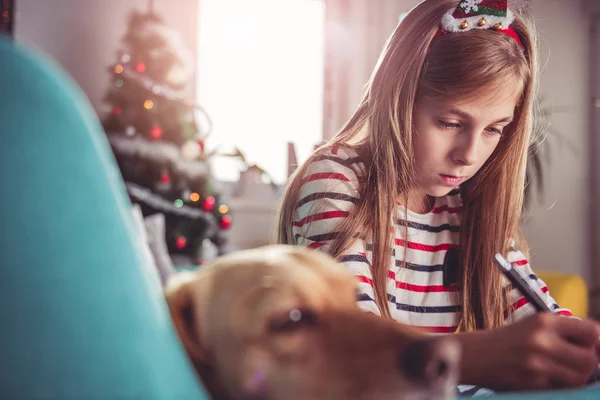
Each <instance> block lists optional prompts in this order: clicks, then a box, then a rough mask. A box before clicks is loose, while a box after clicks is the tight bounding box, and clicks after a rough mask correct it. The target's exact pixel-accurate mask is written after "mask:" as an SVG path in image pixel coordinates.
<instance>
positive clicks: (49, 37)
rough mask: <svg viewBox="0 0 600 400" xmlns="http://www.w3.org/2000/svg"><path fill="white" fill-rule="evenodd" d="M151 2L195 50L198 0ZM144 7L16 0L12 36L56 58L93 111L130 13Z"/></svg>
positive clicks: (126, 2) (108, 0)
mask: <svg viewBox="0 0 600 400" xmlns="http://www.w3.org/2000/svg"><path fill="white" fill-rule="evenodd" d="M154 3H155V8H156V10H157V11H158V13H159V14H160V15H162V16H163V17H164V19H165V20H166V22H167V23H168V24H170V25H171V26H174V27H177V28H178V29H179V30H180V32H181V34H182V35H183V38H184V40H185V42H186V44H187V45H188V46H189V48H190V49H192V50H195V49H196V20H197V5H198V0H175V1H172V2H167V0H155V1H154ZM147 7H148V0H102V1H96V0H44V1H41V0H17V11H18V12H19V13H20V15H21V17H20V19H19V20H18V21H16V24H15V36H16V38H17V40H18V41H21V42H24V43H27V44H31V45H33V46H35V47H37V48H39V49H41V50H42V51H44V52H46V53H47V54H49V55H50V56H52V57H53V58H54V59H56V60H57V61H58V62H59V63H60V64H61V65H62V66H63V67H64V68H65V69H66V70H67V71H68V72H69V73H70V74H71V76H72V77H73V78H75V80H76V81H77V83H78V84H79V85H80V86H81V87H82V88H83V90H84V91H85V93H86V94H87V95H88V97H89V98H90V99H91V101H92V104H93V105H94V107H95V108H96V109H97V110H98V109H100V107H102V97H103V96H104V93H105V91H106V87H107V85H108V82H109V72H108V70H109V68H110V66H111V64H114V63H115V62H116V61H117V58H116V57H117V56H116V50H117V49H118V47H119V45H120V37H121V36H122V35H123V34H124V33H125V31H126V28H127V19H128V16H129V13H130V11H132V10H133V9H140V10H145V9H147ZM191 86H192V87H193V85H191Z"/></svg>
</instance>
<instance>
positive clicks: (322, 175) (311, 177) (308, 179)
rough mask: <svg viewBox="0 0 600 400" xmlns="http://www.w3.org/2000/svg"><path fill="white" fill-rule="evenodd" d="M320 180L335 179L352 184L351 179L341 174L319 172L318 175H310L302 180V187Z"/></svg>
mask: <svg viewBox="0 0 600 400" xmlns="http://www.w3.org/2000/svg"><path fill="white" fill-rule="evenodd" d="M320 179H335V180H338V181H345V182H350V179H348V177H346V175H344V174H342V173H340V172H318V173H316V174H310V175H308V176H306V177H305V178H304V179H302V185H304V184H305V183H308V182H312V181H318V180H320Z"/></svg>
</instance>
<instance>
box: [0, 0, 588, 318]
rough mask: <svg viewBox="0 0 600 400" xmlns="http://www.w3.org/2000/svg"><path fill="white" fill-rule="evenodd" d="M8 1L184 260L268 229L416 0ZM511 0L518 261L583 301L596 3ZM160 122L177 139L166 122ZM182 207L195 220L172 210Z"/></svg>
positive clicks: (17, 29) (18, 27) (247, 241)
mask: <svg viewBox="0 0 600 400" xmlns="http://www.w3.org/2000/svg"><path fill="white" fill-rule="evenodd" d="M0 1H2V2H4V3H6V4H8V3H9V2H7V0H0ZM10 2H11V3H14V9H15V18H14V36H15V39H16V40H17V41H19V42H23V43H26V44H28V45H31V46H33V47H36V48H38V49H40V50H42V51H43V52H45V53H47V54H49V55H50V56H51V57H53V58H54V59H55V60H56V61H57V62H58V63H59V64H61V65H62V67H63V68H64V69H66V71H67V72H68V73H69V74H70V75H71V76H72V77H73V79H74V80H75V81H76V82H77V83H78V84H79V85H80V86H81V87H82V89H83V90H84V91H85V93H86V94H87V96H88V97H89V99H90V101H91V102H92V104H93V106H94V108H95V109H96V110H97V112H98V115H99V116H100V118H101V119H102V121H103V125H104V126H105V128H106V130H107V133H108V134H114V135H115V136H114V137H112V138H111V145H113V148H114V149H115V151H116V152H117V158H118V160H119V166H120V167H121V169H122V171H123V172H124V175H126V177H129V181H130V183H131V186H128V189H131V190H130V195H131V196H132V198H134V200H135V199H138V200H140V203H141V205H142V213H143V214H144V216H148V215H151V214H152V213H153V212H154V211H156V209H159V210H162V211H163V212H164V213H165V214H166V215H167V220H166V223H167V231H169V232H170V234H171V236H172V237H171V238H170V239H169V243H168V247H169V253H171V254H173V255H176V253H177V254H179V255H182V256H188V259H187V261H184V262H190V261H191V262H193V263H200V262H204V261H206V260H209V259H210V258H211V257H214V256H215V255H217V254H221V253H223V252H226V251H230V250H232V249H238V248H249V247H255V246H259V245H263V244H266V243H269V242H271V238H272V231H273V225H274V218H275V210H276V206H277V201H278V200H279V195H280V193H281V186H282V184H283V183H284V182H285V180H286V178H287V176H288V175H289V173H291V172H292V171H293V169H294V167H295V165H296V164H297V163H300V162H302V161H303V160H304V159H305V158H306V157H307V156H308V154H309V153H310V151H311V150H312V149H313V148H314V146H315V145H317V144H318V143H320V142H321V141H322V140H327V139H329V138H331V137H332V136H333V135H334V134H335V133H336V131H337V130H338V129H339V128H340V127H341V125H342V124H343V123H344V122H345V121H346V119H347V118H348V117H349V116H350V114H351V113H352V111H353V109H354V108H355V107H356V105H357V104H358V102H359V100H360V98H361V95H362V92H363V88H364V85H365V83H366V81H367V79H368V77H369V75H370V73H371V71H372V69H373V67H374V65H375V63H376V60H377V57H378V55H379V52H380V51H381V49H382V46H383V44H384V42H385V40H386V38H387V36H388V35H389V34H390V33H391V32H392V30H393V29H394V27H395V26H396V25H397V23H398V22H399V21H400V19H401V18H402V15H403V13H405V12H407V11H409V10H410V9H411V8H412V7H413V6H415V5H416V4H417V3H418V1H417V0H171V1H166V0H103V1H92V0H16V1H15V0H11V1H10ZM6 4H5V5H6ZM525 4H526V6H528V7H529V8H530V11H531V13H532V14H533V16H534V18H535V21H536V24H537V28H538V31H539V36H540V43H539V46H540V50H541V66H542V85H541V88H540V100H541V105H542V113H541V114H540V115H539V117H538V118H539V120H540V123H541V124H542V125H543V126H545V127H546V128H547V134H548V138H547V140H546V142H545V143H544V144H543V146H542V148H541V149H540V151H539V152H538V153H537V154H538V156H539V158H538V159H539V163H538V164H537V165H539V166H540V168H538V171H537V175H536V176H535V178H534V181H533V184H532V188H533V190H532V191H531V192H530V202H529V204H528V207H527V210H526V219H525V220H524V222H523V227H524V231H525V234H526V237H527V239H528V242H529V244H530V247H531V255H532V260H531V261H532V265H533V267H534V269H537V270H544V271H555V272H562V273H567V274H573V275H578V276H580V277H582V278H583V280H584V281H585V282H586V283H587V286H588V288H589V290H590V296H591V297H590V298H591V302H590V305H591V307H592V313H595V315H598V312H599V311H600V302H598V296H597V294H598V293H597V289H598V288H600V270H599V268H598V266H599V264H600V246H599V244H600V212H599V211H598V207H597V206H596V205H597V204H598V203H599V202H600V161H598V157H597V154H598V152H599V151H600V141H599V140H598V139H597V136H598V133H599V132H600V114H599V111H600V80H599V79H598V73H599V72H600V28H599V27H598V20H599V16H600V1H597V0H530V1H527V2H525ZM136 35H137V36H136ZM144 35H145V36H144ZM144 40H147V42H143V41H144ZM153 40H154V42H152V41H153ZM142 42H143V43H142ZM148 43H150V44H148ZM161 66H162V69H161V68H160V67H161ZM132 85H133V86H135V87H136V88H137V89H136V91H134V92H132V91H128V88H130V87H132ZM136 85H137V86H136ZM144 90H146V92H144ZM136 102H140V103H139V107H138V106H135V107H137V108H135V107H134V108H132V107H133V106H132V105H134V104H137V103H136ZM142 106H143V109H142ZM134 109H135V110H137V111H135V112H133V111H131V110H134ZM141 110H142V111H143V110H145V111H144V112H147V113H146V114H144V112H142V111H141ZM174 120H176V121H177V127H178V128H177V129H181V132H180V134H178V136H177V137H171V136H169V133H170V132H172V131H173V129H175V128H172V127H171V128H170V124H172V123H173V121H174ZM148 121H150V122H148ZM178 132H179V131H178ZM119 135H120V136H119ZM146 139H147V140H146ZM138 142H140V143H141V142H143V143H146V142H148V143H151V144H156V145H157V146H155V147H148V148H146V150H144V151H145V153H144V154H153V155H152V157H154V158H150V159H149V160H150V161H149V162H150V163H155V164H153V165H157V166H158V167H157V168H156V170H154V171H153V175H152V177H150V178H149V177H148V176H146V175H144V174H141V175H140V173H139V171H135V170H133V169H132V168H131V159H130V158H128V157H130V156H131V155H132V154H133V153H135V154H136V155H135V157H141V156H140V154H139V151H138V150H135V151H133V150H132V147H131V145H132V144H135V143H138ZM138 144H139V143H138ZM159 145H160V146H163V145H164V146H163V147H160V146H159ZM161 149H162V150H161ZM173 149H176V150H177V154H176V155H172V156H170V157H171V158H169V159H168V160H165V159H166V158H168V157H166V156H165V154H167V153H168V154H171V153H169V152H172V151H173ZM163 150H164V152H161V151H163ZM142 153H143V152H142ZM172 154H175V153H172ZM178 157H179V158H181V159H183V160H184V161H181V160H180V159H179V158H178ZM134 159H135V158H134ZM175 159H177V160H175ZM174 160H175V161H174ZM532 161H533V159H532ZM532 165H535V163H532ZM205 167H206V168H205ZM190 171H191V172H190ZM534 171H535V169H533V168H532V169H531V170H530V172H534ZM540 171H541V175H540ZM542 178H543V179H542ZM126 180H127V179H126ZM149 180H150V181H149ZM152 180H154V181H152ZM538 184H543V185H541V186H539V187H540V190H539V191H538V190H537V187H538V186H536V185H538ZM136 185H137V186H136ZM144 188H146V189H148V188H149V189H148V193H146V192H143V193H141V192H140V191H139V190H138V191H137V192H136V191H135V190H137V189H144ZM175 192H177V193H175ZM196 195H197V196H196ZM135 196H137V197H135ZM144 196H145V197H144ZM152 196H155V197H152ZM143 199H146V200H147V201H144V200H143ZM148 199H154V200H155V201H154V203H152V204H150V203H151V202H150V201H148ZM161 200H166V201H167V203H170V205H171V208H169V207H167V206H164V207H163V206H161V205H160V204H162V203H160V201H161ZM159 203H160V204H159ZM196 205H197V208H198V209H199V210H201V211H202V212H203V214H199V213H197V215H198V216H197V218H204V219H203V221H205V225H206V229H204V230H202V231H201V232H194V231H191V230H190V228H189V225H190V224H187V225H186V223H185V221H183V219H185V218H191V217H190V215H196V214H194V212H195V211H194V207H195V206H196ZM153 207H154V208H153ZM160 207H163V209H161V208H160ZM173 207H174V208H173ZM186 210H187V211H188V214H186V215H184V216H182V215H183V211H186ZM169 213H173V214H174V215H177V218H179V219H177V218H175V217H173V218H171V219H169V218H168V215H170V214H169ZM177 213H179V214H177ZM190 213H191V214H190ZM184 217H185V218H184ZM182 218H183V219H182ZM195 218H196V217H195ZM182 221H183V222H182ZM209 228H210V229H209ZM211 229H212V230H211ZM215 232H216V233H215ZM196 236H197V237H199V238H200V239H201V240H200V241H195V237H196ZM206 238H208V239H210V240H209V241H208V242H207V241H205V240H204V239H206ZM192 246H193V247H194V249H193V251H187V249H189V248H190V247H192ZM198 249H201V251H200V250H198Z"/></svg>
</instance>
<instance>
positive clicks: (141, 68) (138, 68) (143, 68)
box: [135, 63, 146, 74]
mask: <svg viewBox="0 0 600 400" xmlns="http://www.w3.org/2000/svg"><path fill="white" fill-rule="evenodd" d="M135 70H136V71H137V72H139V73H140V74H143V73H144V72H145V71H146V65H145V64H144V63H138V64H137V65H136V66H135Z"/></svg>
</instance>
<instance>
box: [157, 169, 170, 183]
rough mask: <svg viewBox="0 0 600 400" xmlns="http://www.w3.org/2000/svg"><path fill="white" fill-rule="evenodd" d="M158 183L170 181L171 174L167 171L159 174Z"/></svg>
mask: <svg viewBox="0 0 600 400" xmlns="http://www.w3.org/2000/svg"><path fill="white" fill-rule="evenodd" d="M160 183H164V184H167V183H171V175H169V173H168V172H163V173H162V174H161V175H160Z"/></svg>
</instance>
